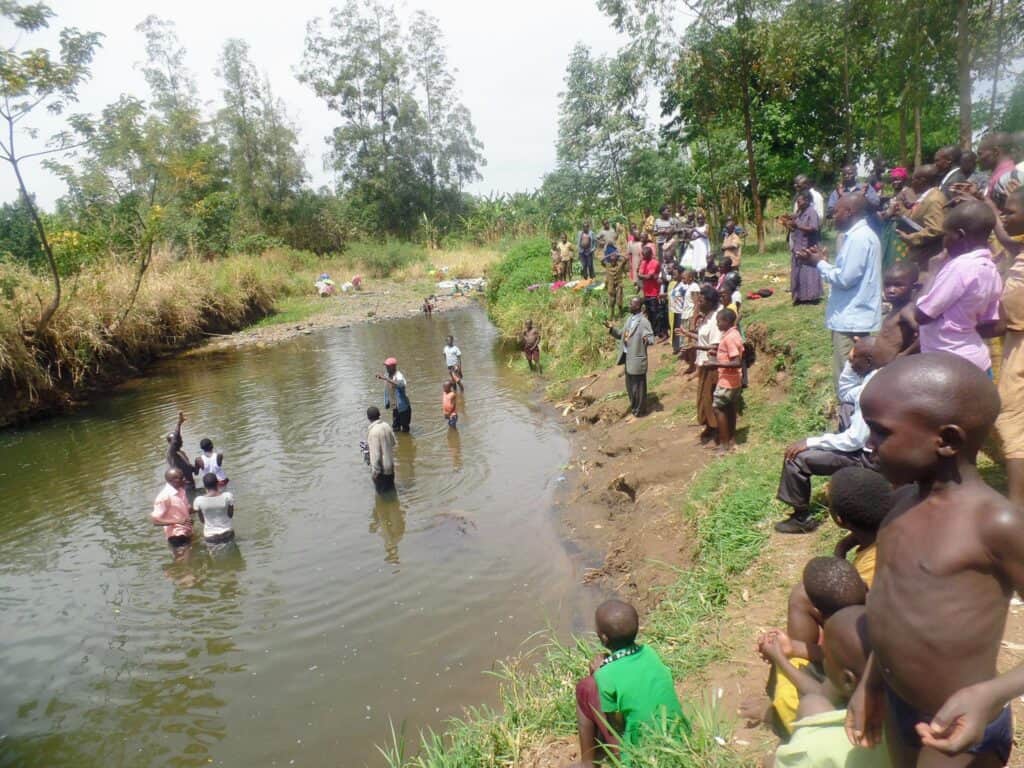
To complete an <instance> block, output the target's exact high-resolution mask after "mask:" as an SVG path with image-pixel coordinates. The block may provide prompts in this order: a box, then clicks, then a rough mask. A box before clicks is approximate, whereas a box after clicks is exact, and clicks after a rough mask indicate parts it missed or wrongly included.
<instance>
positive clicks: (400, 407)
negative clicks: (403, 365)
mask: <svg viewBox="0 0 1024 768" xmlns="http://www.w3.org/2000/svg"><path fill="white" fill-rule="evenodd" d="M384 371H385V375H384V376H381V375H380V374H379V373H378V374H377V378H378V379H380V380H381V381H383V382H385V383H386V384H387V386H386V387H384V407H385V408H390V409H391V428H392V429H393V430H394V431H395V432H408V431H409V424H410V422H412V403H410V402H409V395H408V394H407V393H406V391H405V388H406V380H405V375H404V374H403V373H402V372H401V371H400V370H398V361H397V360H396V359H395V358H393V357H389V358H388V359H387V360H385V361H384Z"/></svg>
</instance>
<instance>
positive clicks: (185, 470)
mask: <svg viewBox="0 0 1024 768" xmlns="http://www.w3.org/2000/svg"><path fill="white" fill-rule="evenodd" d="M181 446H182V439H181V430H180V429H179V430H175V431H174V432H172V433H171V442H170V443H169V444H168V446H167V466H168V467H170V468H171V469H177V470H179V471H180V472H181V475H182V477H183V478H184V479H185V488H186V489H192V490H193V491H195V487H196V480H195V474H196V465H195V464H193V463H192V462H191V461H189V459H188V454H186V453H185V452H184V451H183V450H182V449H181Z"/></svg>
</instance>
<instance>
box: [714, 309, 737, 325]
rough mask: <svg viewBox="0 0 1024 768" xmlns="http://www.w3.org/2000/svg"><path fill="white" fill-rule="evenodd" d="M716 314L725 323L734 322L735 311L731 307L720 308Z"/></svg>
mask: <svg viewBox="0 0 1024 768" xmlns="http://www.w3.org/2000/svg"><path fill="white" fill-rule="evenodd" d="M718 316H719V317H720V318H721V319H723V320H725V321H726V322H727V323H735V322H736V313H735V312H733V311H732V310H731V309H723V310H721V311H720V312H719V313H718Z"/></svg>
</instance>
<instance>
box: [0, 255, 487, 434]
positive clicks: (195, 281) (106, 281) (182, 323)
mask: <svg viewBox="0 0 1024 768" xmlns="http://www.w3.org/2000/svg"><path fill="white" fill-rule="evenodd" d="M493 256H494V254H493V253H492V252H491V251H488V250H482V249H461V250H458V251H428V250H427V249H426V248H424V247H422V246H417V245H412V244H408V243H398V242H382V243H354V244H352V245H351V247H350V248H349V249H347V250H346V252H345V253H344V254H341V255H337V256H333V257H330V258H321V257H319V256H317V255H315V254H313V253H310V252H308V251H296V250H292V249H276V250H270V251H267V252H265V253H263V254H262V255H258V256H246V255H239V256H230V257H226V258H220V259H213V260H202V259H183V260H173V259H171V258H168V257H167V256H161V255H158V256H157V257H156V258H155V259H154V260H153V264H152V265H151V266H150V268H149V270H148V271H147V272H146V273H145V276H144V279H143V280H142V283H141V284H140V287H139V290H138V293H137V295H136V294H135V293H134V286H135V282H136V278H137V273H136V267H135V265H134V264H133V263H131V262H130V261H124V260H120V259H117V258H108V259H105V260H103V261H101V262H98V263H93V264H89V265H86V266H82V267H80V268H79V269H77V270H76V271H75V272H73V273H71V274H68V275H67V276H65V278H64V296H63V300H62V302H61V306H60V309H59V310H58V311H57V314H56V315H54V317H53V320H52V321H51V323H50V325H49V327H48V328H47V330H46V332H45V333H44V335H43V336H42V337H38V338H36V337H33V335H32V333H31V329H32V328H33V327H34V325H35V321H36V318H38V316H39V312H40V308H41V306H43V304H44V303H45V302H46V301H48V298H49V296H50V290H51V287H50V280H49V278H48V277H47V276H44V275H41V274H39V273H36V272H34V271H32V270H30V269H29V268H28V267H26V266H25V265H23V264H17V263H9V262H4V261H3V260H0V426H3V425H6V424H10V423H12V422H15V421H17V420H19V419H24V418H28V417H31V416H34V415H40V414H44V413H48V412H52V411H55V410H59V409H60V408H62V407H64V406H65V405H67V404H68V403H70V402H73V401H75V400H77V399H80V398H82V397H83V396H85V395H87V394H88V393H89V392H90V391H91V390H94V389H96V388H97V387H99V386H105V385H109V384H111V383H113V382H117V381H120V380H123V379H125V378H127V377H128V376H131V375H135V374H137V373H138V372H139V370H140V369H141V368H142V367H143V366H145V365H146V364H147V363H149V362H151V361H152V360H153V359H154V358H156V357H159V356H161V355H164V354H167V353H170V352H174V351H176V350H180V349H184V348H186V347H189V346H192V345H195V344H197V343H199V342H201V341H203V340H204V339H205V338H207V336H208V335H209V334H223V333H228V332H231V331H235V330H238V329H240V328H242V327H244V326H246V325H248V324H249V323H252V322H254V321H256V320H258V319H260V318H264V317H267V316H269V315H272V314H274V313H275V312H277V310H278V309H279V308H283V309H284V310H285V312H284V314H283V315H282V319H287V320H301V319H304V318H305V317H306V316H308V315H310V314H313V313H315V312H317V311H320V310H322V307H323V305H322V302H319V300H318V299H317V298H316V296H315V294H314V292H313V282H314V280H315V279H316V276H317V274H318V273H320V272H321V271H326V272H329V273H330V274H331V275H333V276H334V277H335V278H336V279H337V280H338V282H341V281H343V280H347V279H348V278H349V277H350V276H352V275H354V274H361V275H363V276H364V277H366V278H370V279H372V278H386V277H394V278H395V279H396V280H419V279H423V280H426V279H428V278H431V277H432V275H433V274H434V273H435V268H436V267H441V266H442V265H443V266H444V268H445V274H448V275H450V276H453V277H470V276H475V275H480V274H481V273H482V272H483V269H484V268H485V266H486V264H487V263H488V262H489V261H490V260H492V258H493Z"/></svg>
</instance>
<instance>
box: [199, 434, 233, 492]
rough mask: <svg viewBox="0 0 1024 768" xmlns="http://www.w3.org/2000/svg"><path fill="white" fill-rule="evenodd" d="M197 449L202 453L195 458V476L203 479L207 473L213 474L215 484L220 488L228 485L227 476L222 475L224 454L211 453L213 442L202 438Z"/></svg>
mask: <svg viewBox="0 0 1024 768" xmlns="http://www.w3.org/2000/svg"><path fill="white" fill-rule="evenodd" d="M199 447H200V449H202V453H200V454H199V455H198V456H196V474H198V475H199V476H200V477H205V476H206V475H207V474H208V473H213V474H214V475H216V477H217V483H218V484H219V486H220V487H221V488H223V487H224V486H225V485H227V484H228V476H227V475H226V474H224V468H223V466H222V465H223V464H224V454H223V453H214V452H213V441H212V440H211V439H210V438H208V437H204V438H203V439H202V440H200V441H199Z"/></svg>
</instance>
